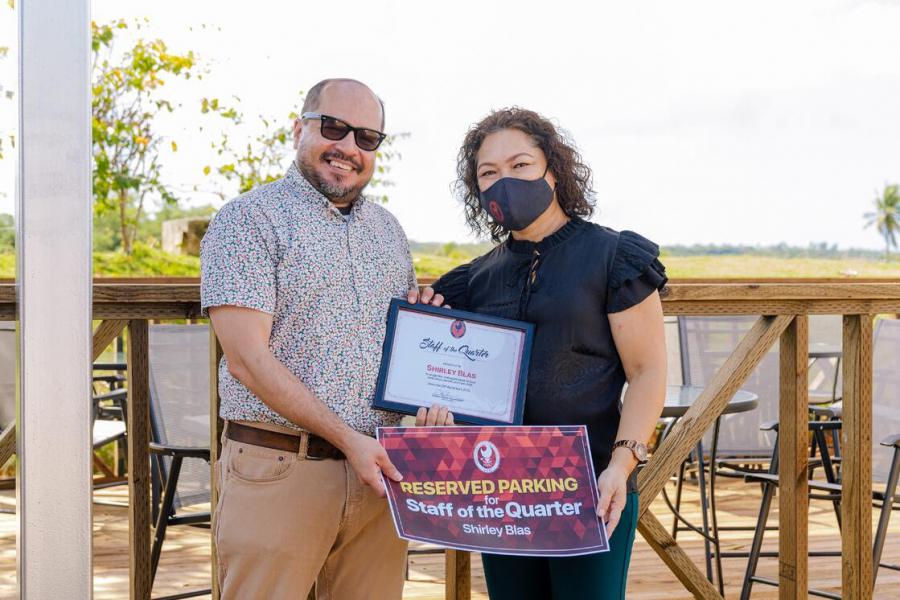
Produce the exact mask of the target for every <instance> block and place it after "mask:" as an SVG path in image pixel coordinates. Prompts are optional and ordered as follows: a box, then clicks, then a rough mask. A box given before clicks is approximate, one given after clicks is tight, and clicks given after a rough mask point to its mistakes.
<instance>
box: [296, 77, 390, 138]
mask: <svg viewBox="0 0 900 600" xmlns="http://www.w3.org/2000/svg"><path fill="white" fill-rule="evenodd" d="M332 83H356V84H358V85H361V86H363V87H364V88H366V89H367V90H369V91H370V92H372V88H370V87H369V86H367V85H366V84H364V83H363V82H362V81H357V80H356V79H349V78H347V77H336V78H333V79H323V80H322V81H320V82H319V83H317V84H316V85H314V86H312V87H311V88H310V89H309V91H308V92H307V93H306V99H305V100H304V101H303V108H302V110H301V111H300V114H303V113H307V112H316V111H317V110H318V109H319V100H320V99H321V97H322V92H324V91H325V88H327V87H328V86H329V85H331V84H332ZM372 95H373V96H375V98H376V99H377V100H378V105H379V106H381V130H382V131H384V100H382V99H381V97H380V96H378V94H376V93H375V92H372Z"/></svg>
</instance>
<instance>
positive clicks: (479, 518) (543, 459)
mask: <svg viewBox="0 0 900 600" xmlns="http://www.w3.org/2000/svg"><path fill="white" fill-rule="evenodd" d="M378 439H379V441H380V442H381V444H382V445H383V446H384V447H385V449H387V452H388V455H389V456H390V458H391V461H392V462H393V463H394V465H395V466H396V467H397V469H399V470H400V473H402V474H403V481H402V482H399V483H398V482H394V481H390V480H386V483H387V484H388V501H389V502H390V506H391V511H392V513H393V516H394V524H395V525H396V527H397V533H398V534H399V535H400V537H402V538H405V539H408V540H418V541H423V542H429V543H433V544H438V545H441V546H445V547H448V548H455V549H458V550H472V551H479V552H492V553H496V554H518V555H532V556H573V555H577V554H588V553H592V552H604V551H606V550H608V549H609V544H608V540H607V537H606V531H605V528H604V527H603V526H602V524H601V522H600V519H598V518H597V514H596V513H597V510H596V506H597V483H596V479H595V477H594V469H593V466H592V463H591V460H590V451H589V446H588V439H587V430H586V429H585V428H584V427H583V426H560V427H385V428H381V429H379V430H378ZM484 441H488V442H490V443H491V444H493V447H491V445H490V444H483V445H481V446H479V444H480V443H481V442H484ZM476 446H478V448H479V452H480V454H481V458H482V468H479V467H478V465H477V461H476ZM494 448H496V451H497V452H496V454H499V456H495V452H494ZM497 459H499V462H500V464H499V465H498V466H497V465H495V462H496V460H497ZM495 466H496V469H495V470H493V471H491V468H492V467H495ZM485 471H489V472H485Z"/></svg>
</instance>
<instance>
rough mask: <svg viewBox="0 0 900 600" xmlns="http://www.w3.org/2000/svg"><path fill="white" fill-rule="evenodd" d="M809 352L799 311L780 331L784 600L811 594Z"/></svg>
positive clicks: (805, 325) (804, 320) (781, 588)
mask: <svg viewBox="0 0 900 600" xmlns="http://www.w3.org/2000/svg"><path fill="white" fill-rule="evenodd" d="M808 354H809V319H808V317H807V316H806V315H797V316H796V317H794V320H793V322H791V325H790V326H789V327H788V328H787V329H786V330H785V331H784V333H783V334H782V335H781V397H780V404H779V417H778V419H779V440H780V443H779V454H778V464H779V476H778V479H779V486H780V488H781V489H780V493H779V498H778V510H779V512H778V514H779V536H778V540H779V541H778V561H779V568H778V596H779V598H781V599H782V600H795V599H801V598H806V597H807V564H808V555H807V546H808V535H809V530H808V527H809V523H808V519H809V496H808V480H807V478H808V477H809V473H808V471H807V467H808V462H809V459H808V457H809V450H808V446H809V434H808V429H809V428H808V426H807V421H808V419H809V405H808V399H807V395H808V387H809V380H808V375H807V366H808V364H809V363H808Z"/></svg>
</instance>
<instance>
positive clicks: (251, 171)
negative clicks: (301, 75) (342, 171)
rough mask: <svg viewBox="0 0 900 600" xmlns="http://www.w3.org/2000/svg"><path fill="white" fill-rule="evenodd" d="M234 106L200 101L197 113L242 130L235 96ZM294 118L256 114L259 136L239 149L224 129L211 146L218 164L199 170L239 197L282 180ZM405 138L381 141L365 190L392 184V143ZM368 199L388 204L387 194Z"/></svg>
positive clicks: (398, 135) (395, 156)
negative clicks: (231, 185) (227, 185)
mask: <svg viewBox="0 0 900 600" xmlns="http://www.w3.org/2000/svg"><path fill="white" fill-rule="evenodd" d="M303 99H304V95H303V94H302V93H301V94H299V99H298V101H297V106H302V105H303ZM234 103H235V106H228V105H226V104H224V103H223V102H221V101H220V100H219V99H218V98H203V100H202V101H201V106H200V112H202V113H213V114H217V115H219V116H220V117H222V118H223V119H224V120H225V121H227V122H228V123H227V124H228V125H229V126H231V127H230V128H231V129H234V128H240V127H241V126H244V128H246V121H245V118H244V115H243V113H242V112H240V110H239V109H238V106H239V104H240V99H239V98H237V97H235V98H234ZM297 116H298V115H297V113H296V112H291V113H290V114H288V115H287V118H286V119H284V120H281V119H278V120H276V119H272V118H270V117H265V116H263V115H259V116H258V117H257V120H258V122H259V124H260V125H261V126H262V133H258V134H256V135H253V136H252V137H251V139H250V141H248V142H247V143H246V145H242V146H241V147H238V146H236V145H235V144H234V142H233V138H234V137H235V136H234V134H233V133H231V134H230V133H229V131H228V130H227V129H226V130H225V131H224V132H223V133H222V136H221V138H220V139H219V140H218V141H216V142H213V143H212V147H213V149H214V150H215V151H216V155H217V156H219V157H220V158H221V160H222V163H221V164H219V165H218V166H215V167H213V166H211V165H207V166H206V167H204V168H203V173H204V175H211V174H212V173H213V171H215V173H216V174H217V175H219V176H220V177H222V178H223V179H225V180H226V181H229V182H233V183H236V184H237V193H238V194H243V193H244V192H247V191H249V190H252V189H253V188H255V187H257V186H259V185H262V184H264V183H269V182H270V181H274V180H275V179H278V178H279V177H283V176H284V172H285V166H286V162H287V161H290V160H291V158H292V157H293V156H294V149H293V130H292V127H293V123H294V120H295V119H296V118H297ZM274 123H281V125H280V126H277V127H273V124H274ZM408 136H409V134H408V133H396V134H390V135H388V137H387V138H385V140H384V142H382V144H381V146H380V147H379V148H378V150H377V151H376V152H375V158H376V163H375V174H374V176H373V177H372V181H371V182H370V183H369V188H368V189H370V190H371V189H372V188H386V187H390V186H392V185H393V182H392V181H391V180H390V179H388V174H389V173H390V171H391V167H392V163H394V162H395V161H397V160H399V159H400V158H401V156H400V153H399V152H398V151H397V150H396V149H395V148H394V144H395V143H396V142H397V141H398V140H400V139H403V138H405V137H408ZM218 194H219V196H220V197H221V198H222V199H223V200H224V199H225V198H226V197H227V193H225V192H223V191H219V192H218ZM368 196H369V197H370V198H373V199H375V200H380V201H381V202H387V201H388V196H387V193H380V194H378V193H376V194H371V193H369V194H368Z"/></svg>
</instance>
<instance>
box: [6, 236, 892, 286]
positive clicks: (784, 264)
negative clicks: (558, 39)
mask: <svg viewBox="0 0 900 600" xmlns="http://www.w3.org/2000/svg"><path fill="white" fill-rule="evenodd" d="M471 258H472V257H467V256H464V255H462V254H460V253H456V252H455V253H453V254H452V255H451V256H444V255H440V254H423V253H414V254H413V261H414V263H415V267H416V273H417V274H418V275H419V277H421V278H431V277H439V276H440V275H442V274H444V273H446V272H447V271H449V270H450V269H452V268H453V267H455V266H457V265H459V264H462V263H464V262H467V261H468V260H471ZM662 261H663V262H664V263H665V265H666V270H667V272H668V274H669V277H670V278H672V279H680V278H691V277H729V278H730V277H737V278H741V277H747V278H750V277H817V278H822V277H829V278H844V277H846V278H848V279H849V278H854V277H856V278H864V277H897V278H900V256H898V257H895V258H893V260H891V261H884V260H875V259H863V258H848V259H831V258H828V259H825V258H775V257H768V256H750V255H738V256H734V255H727V256H666V255H663V258H662ZM94 275H95V276H96V277H198V276H199V275H200V259H198V258H197V257H195V256H180V255H172V254H167V253H165V252H162V251H160V250H157V249H154V248H150V247H147V246H143V245H140V244H138V245H137V246H136V248H135V251H134V254H133V255H132V256H131V257H128V256H126V255H124V254H122V253H119V252H95V253H94ZM12 277H15V255H14V254H11V253H3V254H0V278H12Z"/></svg>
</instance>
